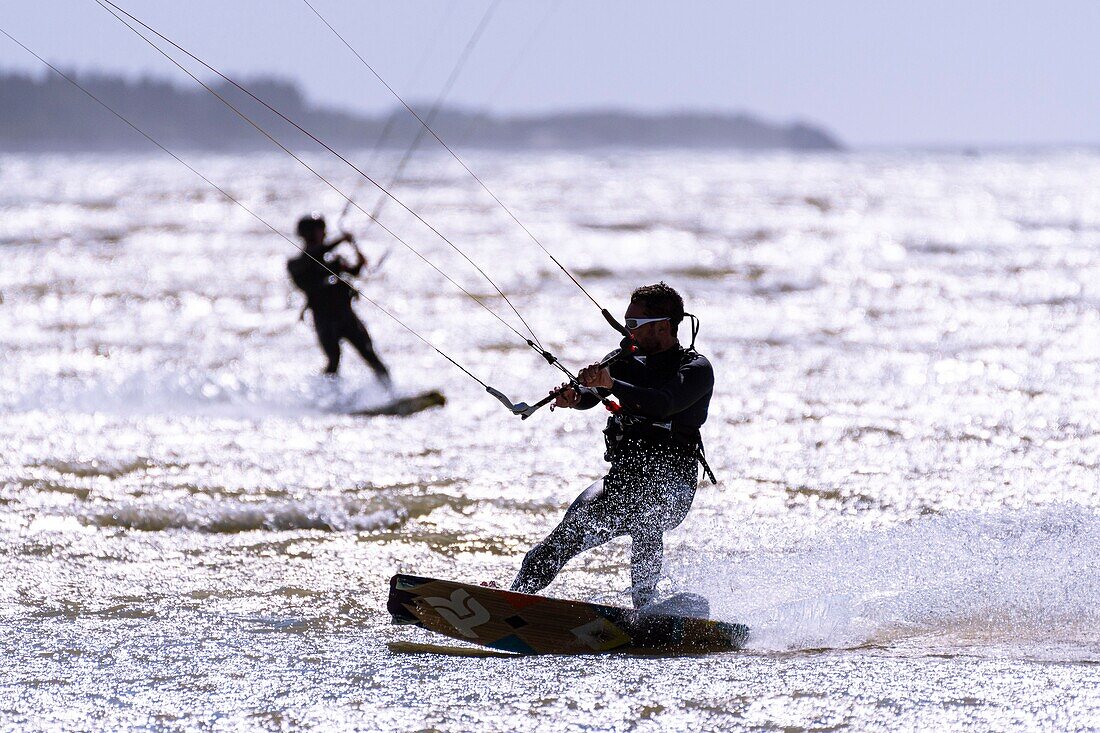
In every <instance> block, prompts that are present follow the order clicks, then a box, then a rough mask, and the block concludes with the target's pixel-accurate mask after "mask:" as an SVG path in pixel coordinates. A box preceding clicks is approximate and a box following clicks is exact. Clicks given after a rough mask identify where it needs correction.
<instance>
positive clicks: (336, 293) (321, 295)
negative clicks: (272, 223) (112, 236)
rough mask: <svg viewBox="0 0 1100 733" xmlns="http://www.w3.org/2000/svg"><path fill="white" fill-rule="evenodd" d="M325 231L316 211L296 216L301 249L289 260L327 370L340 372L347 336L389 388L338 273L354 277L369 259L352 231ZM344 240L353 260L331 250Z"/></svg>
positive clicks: (348, 288) (383, 368) (386, 372)
mask: <svg viewBox="0 0 1100 733" xmlns="http://www.w3.org/2000/svg"><path fill="white" fill-rule="evenodd" d="M325 231H326V228H325V219H324V217H323V216H321V215H320V214H310V215H308V216H303V217H302V218H301V219H299V220H298V236H299V237H301V238H302V241H303V242H304V243H305V252H304V253H303V254H301V255H299V256H297V257H295V258H293V259H291V260H289V261H288V262H287V270H288V271H289V272H290V278H291V280H293V281H294V284H295V285H297V286H298V288H299V289H301V291H302V292H303V293H305V295H306V308H308V309H309V310H311V311H312V312H313V325H314V327H315V328H316V329H317V340H318V341H320V342H321V348H322V349H323V350H324V352H325V356H327V357H328V364H327V365H326V366H325V374H330V375H332V374H336V373H337V371H338V370H339V368H340V341H341V339H347V340H348V341H349V342H350V343H351V345H352V346H354V347H355V349H356V350H357V351H358V352H359V353H360V354H362V355H363V359H364V360H366V362H367V364H368V365H369V366H370V368H371V369H373V370H374V374H375V376H377V377H378V380H379V381H380V382H381V383H382V384H383V385H385V387H386V388H387V389H389V388H390V374H389V370H388V369H386V365H385V364H383V363H382V360H381V359H379V358H378V354H376V353H375V352H374V345H373V344H372V343H371V338H370V334H369V333H367V327H366V326H365V325H363V321H361V320H360V319H359V316H357V315H356V314H355V311H354V310H352V307H351V301H352V299H353V298H354V297H355V291H354V290H353V289H352V288H351V286H349V285H348V284H347V283H346V282H344V280H343V279H341V277H337V275H339V276H350V277H355V276H356V275H358V274H359V273H360V272H361V271H362V269H363V266H364V265H365V264H366V262H367V260H366V258H365V257H363V253H362V252H360V251H359V248H358V247H357V246H356V245H355V239H354V238H353V237H352V236H351V235H350V234H347V233H345V234H342V235H341V236H339V237H337V238H336V239H333V240H331V241H329V242H326V241H325ZM344 242H347V243H349V244H350V245H351V246H352V247H353V248H354V249H355V262H348V261H347V260H346V259H344V258H343V257H341V256H339V255H337V254H336V253H334V252H333V250H334V249H335V248H336V247H337V246H338V245H340V244H342V243H344ZM322 262H323V263H324V265H322V264H321V263H322Z"/></svg>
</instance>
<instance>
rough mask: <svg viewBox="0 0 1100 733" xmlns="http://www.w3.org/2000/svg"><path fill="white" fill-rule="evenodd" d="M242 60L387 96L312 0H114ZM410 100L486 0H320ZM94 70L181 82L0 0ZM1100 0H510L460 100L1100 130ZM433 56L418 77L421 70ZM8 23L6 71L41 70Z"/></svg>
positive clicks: (1058, 135)
mask: <svg viewBox="0 0 1100 733" xmlns="http://www.w3.org/2000/svg"><path fill="white" fill-rule="evenodd" d="M116 2H118V4H119V5H120V6H122V7H124V8H126V9H127V10H130V11H131V12H133V13H134V14H135V15H137V16H139V17H141V18H142V19H144V20H146V21H147V22H149V23H150V25H152V26H154V27H155V28H157V29H158V30H160V31H161V32H162V33H164V34H165V35H167V36H169V37H172V38H174V39H175V40H176V41H178V42H180V43H181V45H183V46H184V47H186V48H188V49H190V50H191V51H193V52H195V53H197V54H198V55H200V56H203V57H204V58H206V60H207V61H209V62H211V63H213V64H214V65H215V66H219V67H220V68H222V70H223V71H226V72H228V73H230V74H237V75H243V76H249V75H256V74H261V73H267V74H274V75H278V76H282V77H288V78H291V79H293V80H295V81H297V82H298V83H299V84H300V85H301V87H302V88H303V90H304V91H305V93H306V94H307V96H308V97H309V98H310V99H311V100H312V101H314V102H317V103H322V104H325V105H335V106H343V107H347V108H352V109H359V110H369V111H377V110H380V109H383V108H389V107H391V106H392V105H393V104H394V101H393V99H392V97H390V96H389V95H388V92H386V91H385V89H384V88H382V87H381V85H380V84H379V83H378V82H377V81H376V80H375V79H374V78H373V77H372V76H371V75H370V73H369V72H368V71H367V70H366V69H365V68H364V67H363V66H362V65H361V64H360V63H359V62H358V60H356V59H355V57H354V56H352V55H351V53H350V52H349V51H348V50H347V49H346V48H344V47H343V46H342V45H340V43H339V41H337V40H336V38H335V37H334V36H332V35H331V33H330V32H329V31H328V29H326V28H325V27H324V26H323V25H322V24H321V22H320V21H319V20H318V19H317V18H316V17H315V16H314V15H313V14H312V13H311V12H310V10H309V8H308V7H306V5H305V3H304V2H302V0H172V1H169V0H116ZM311 2H313V3H314V5H315V6H316V7H317V9H318V10H320V11H321V12H322V13H324V14H325V15H326V16H327V17H328V19H329V20H330V22H332V24H333V25H334V26H335V27H336V29H337V30H338V31H340V32H341V33H342V34H343V35H344V36H345V37H346V38H348V40H349V41H351V43H352V44H353V45H355V46H356V47H357V48H358V49H359V51H360V52H361V53H362V54H363V55H364V57H365V58H366V59H367V60H368V61H369V62H371V63H372V64H373V65H374V66H375V68H376V69H377V70H378V71H379V72H380V73H381V74H382V75H383V76H384V77H386V79H387V80H388V81H389V82H390V83H391V84H392V85H393V86H394V87H395V88H397V90H398V91H399V92H401V93H403V94H404V95H405V96H406V97H408V98H411V99H421V100H430V99H434V97H435V95H436V94H437V93H438V91H439V89H440V87H441V86H442V85H443V83H444V80H445V79H446V77H447V76H448V74H449V73H450V71H451V69H452V67H453V65H454V62H455V60H456V59H457V58H458V56H459V54H460V52H461V50H462V47H463V46H464V45H465V44H466V42H467V40H468V39H469V37H470V35H471V33H472V32H473V30H474V28H475V27H476V26H477V23H478V21H479V20H480V19H481V17H482V16H483V14H484V12H485V11H486V9H487V8H488V7H489V0H389V1H387V2H375V1H372V0H311ZM0 27H2V28H4V29H5V30H7V31H8V32H9V33H11V34H12V35H14V36H15V37H17V38H19V39H20V40H21V41H23V43H26V44H27V45H28V46H30V47H31V48H33V49H35V50H36V51H38V52H39V53H40V54H42V55H44V56H45V57H47V58H49V59H50V60H52V61H54V62H59V63H60V64H63V65H65V66H66V67H69V68H76V69H79V70H82V71H84V70H93V69H95V70H104V71H112V72H124V73H127V74H130V75H138V74H154V75H157V76H162V77H168V78H180V76H181V75H180V72H179V71H178V70H176V69H174V68H173V67H171V66H169V65H168V62H167V61H165V60H164V59H163V58H162V57H160V56H158V55H157V54H156V53H155V52H154V51H153V50H152V49H150V48H149V47H148V46H146V45H145V44H144V43H143V42H142V41H141V40H140V39H138V38H137V37H136V36H134V35H133V34H132V33H131V32H130V31H128V30H126V28H124V27H123V26H122V25H120V24H119V23H118V22H117V21H116V20H114V19H113V18H111V17H110V16H109V15H107V14H106V13H105V12H104V11H103V10H101V9H100V8H99V6H97V5H96V4H95V2H94V0H36V1H35V2H21V1H17V0H2V2H0ZM1098 38H1100V2H1098V1H1097V0H1066V1H1064V2H1030V1H1028V2H1013V1H1012V0H998V1H993V0H981V1H968V0H951V1H950V2H948V1H947V0H921V1H920V2H906V3H901V2H884V1H877V2H871V1H867V2H855V1H849V0H844V1H833V2H809V1H807V2H786V1H782V0H779V1H777V0H767V1H766V2H765V1H761V0H756V1H754V2H739V1H733V0H728V1H720V0H713V1H711V2H699V1H692V0H666V1H664V2H658V1H656V0H613V1H612V0H607V1H601V0H559V1H558V2H554V1H553V0H547V1H546V2H543V1H541V0H540V1H539V2H535V1H534V0H531V1H528V0H502V2H501V3H500V5H499V6H498V8H497V10H496V12H495V14H494V15H493V17H492V19H491V21H490V25H489V26H488V28H487V30H486V31H485V34H484V36H483V38H482V40H481V43H480V44H479V45H478V47H477V49H476V50H475V51H474V55H473V56H472V57H471V59H470V62H469V64H468V65H467V67H466V70H465V72H464V74H463V75H462V77H460V79H459V81H458V83H457V85H456V86H455V88H454V91H453V93H452V95H451V99H452V100H453V101H455V102H458V103H462V104H465V105H472V106H476V107H480V108H489V109H491V110H494V111H524V112H526V111H546V110H559V109H578V108H593V107H602V108H607V107H616V108H633V109H642V110H670V109H682V108H690V109H702V110H721V111H741V110H744V111H749V112H752V113H755V114H759V115H761V116H763V117H765V118H768V119H772V120H776V121H790V120H793V119H802V120H807V121H811V122H817V123H820V124H823V125H825V126H826V127H827V128H829V129H830V130H832V131H833V132H835V133H836V134H837V135H838V136H839V137H840V138H841V139H842V140H843V141H844V142H846V143H848V144H850V145H854V146H879V145H897V144H900V145H941V144H944V145H967V144H972V143H973V144H986V145H1017V144H1023V145H1030V144H1064V143H1070V144H1072V143H1093V144H1096V143H1100V93H1098V92H1100V89H1098V86H1100V85H1098V84H1097V80H1096V75H1097V73H1100V42H1098V41H1097V39H1098ZM418 64H419V65H421V67H422V70H421V73H420V74H419V75H417V74H415V73H414V72H415V71H416V68H417V66H418ZM39 67H40V65H39V64H38V62H37V61H35V60H34V59H33V58H31V57H29V56H27V55H26V53H25V52H24V51H23V50H22V49H20V48H18V47H16V46H15V45H14V44H12V43H11V42H10V41H8V40H7V39H6V38H3V37H2V36H0V68H2V69H5V70H11V69H20V70H33V71H36V72H37V71H39Z"/></svg>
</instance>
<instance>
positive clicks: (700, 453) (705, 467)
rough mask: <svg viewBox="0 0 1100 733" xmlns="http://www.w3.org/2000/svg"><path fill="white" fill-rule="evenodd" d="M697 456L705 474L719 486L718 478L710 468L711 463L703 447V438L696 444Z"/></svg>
mask: <svg viewBox="0 0 1100 733" xmlns="http://www.w3.org/2000/svg"><path fill="white" fill-rule="evenodd" d="M695 457H696V458H698V459H699V463H700V464H702V466H703V474H704V475H705V476H706V477H707V478H709V479H710V482H711V484H712V485H714V486H717V485H718V479H717V478H715V477H714V471H712V470H710V464H709V463H707V453H706V450H704V449H703V441H702V439H700V440H699V442H698V443H696V444H695Z"/></svg>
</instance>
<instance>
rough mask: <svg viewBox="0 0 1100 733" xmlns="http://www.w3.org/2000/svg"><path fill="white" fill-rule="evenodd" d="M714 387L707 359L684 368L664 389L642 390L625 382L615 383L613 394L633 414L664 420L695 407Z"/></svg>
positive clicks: (689, 363) (616, 381) (643, 388)
mask: <svg viewBox="0 0 1100 733" xmlns="http://www.w3.org/2000/svg"><path fill="white" fill-rule="evenodd" d="M713 388H714V370H713V369H712V368H711V366H710V362H709V361H707V359H706V357H704V356H697V357H696V358H695V359H693V360H691V361H690V362H688V363H687V364H685V365H683V366H682V367H680V369H679V371H677V372H676V374H675V376H673V377H672V379H670V380H669V381H667V382H665V383H664V384H662V385H661V386H660V387H638V386H635V385H633V384H631V383H629V382H624V381H622V380H621V379H612V380H611V393H612V394H613V395H615V396H616V397H618V398H619V401H620V402H622V405H623V407H625V408H626V409H627V410H629V411H630V412H633V413H635V414H638V415H644V416H645V417H654V418H660V419H664V418H666V417H670V416H672V415H675V414H676V413H678V412H682V411H684V410H686V409H687V408H689V407H691V406H692V405H694V404H695V403H696V402H698V401H699V399H700V398H701V397H703V396H704V395H705V394H706V393H707V392H709V391H710V390H711V389H713Z"/></svg>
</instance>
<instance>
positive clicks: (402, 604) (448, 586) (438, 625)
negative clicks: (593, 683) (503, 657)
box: [386, 575, 749, 654]
mask: <svg viewBox="0 0 1100 733" xmlns="http://www.w3.org/2000/svg"><path fill="white" fill-rule="evenodd" d="M386 608H387V609H388V610H389V612H390V613H391V614H392V615H393V622H394V623H395V624H415V625H417V626H422V627H424V628H426V629H430V630H431V631H435V632H437V633H440V634H444V635H446V636H450V637H452V638H455V639H461V640H463V641H467V642H470V643H472V644H480V645H482V646H487V647H490V648H492V649H500V650H502V651H509V652H516V653H521V654H593V653H597V652H610V651H617V652H628V653H630V652H633V653H654V652H664V653H700V652H716V651H733V650H736V649H740V648H741V647H742V645H743V644H744V643H745V639H746V637H747V636H748V633H749V629H748V627H747V626H745V625H744V624H730V623H725V622H723V621H712V620H710V619H703V618H692V617H690V616H673V615H666V614H662V613H646V612H644V611H643V612H638V611H634V610H631V609H626V608H616V607H614V606H603V605H599V604H595V603H585V602H583V601H567V600H561V599H557V598H547V597H545V596H536V595H529V594H526V593H513V592H511V591H506V590H501V589H499V588H486V587H483V586H479V585H469V584H466V583H455V582H452V581H448V580H436V579H434V578H420V577H416V576H413V575H395V576H393V578H392V579H391V580H390V597H389V602H388V603H387V604H386Z"/></svg>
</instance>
